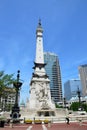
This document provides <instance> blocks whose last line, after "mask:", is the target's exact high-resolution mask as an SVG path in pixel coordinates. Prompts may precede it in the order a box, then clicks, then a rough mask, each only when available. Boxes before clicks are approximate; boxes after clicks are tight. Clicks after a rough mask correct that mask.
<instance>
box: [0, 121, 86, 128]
mask: <svg viewBox="0 0 87 130" xmlns="http://www.w3.org/2000/svg"><path fill="white" fill-rule="evenodd" d="M42 125H43V124H33V125H32V124H14V125H13V128H10V126H9V125H5V127H4V128H1V127H0V130H11V129H12V130H87V122H86V123H82V124H81V125H80V124H78V123H70V124H69V125H67V124H66V123H54V124H51V126H49V125H48V124H44V127H46V128H44V127H42ZM31 127H32V128H31Z"/></svg>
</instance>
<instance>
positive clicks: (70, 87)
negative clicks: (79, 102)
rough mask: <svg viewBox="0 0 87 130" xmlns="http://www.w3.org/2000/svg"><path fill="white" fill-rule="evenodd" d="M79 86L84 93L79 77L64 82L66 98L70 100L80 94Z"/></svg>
mask: <svg viewBox="0 0 87 130" xmlns="http://www.w3.org/2000/svg"><path fill="white" fill-rule="evenodd" d="M78 88H79V90H80V92H81V95H82V86H81V81H80V80H79V79H71V80H68V81H67V82H65V83H64V96H65V98H66V100H70V99H71V98H72V97H76V96H78V94H77V91H78Z"/></svg>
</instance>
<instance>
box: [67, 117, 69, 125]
mask: <svg viewBox="0 0 87 130" xmlns="http://www.w3.org/2000/svg"><path fill="white" fill-rule="evenodd" d="M66 121H67V122H66V123H67V124H68V125H69V117H66Z"/></svg>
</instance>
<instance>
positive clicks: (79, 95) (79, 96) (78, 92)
mask: <svg viewBox="0 0 87 130" xmlns="http://www.w3.org/2000/svg"><path fill="white" fill-rule="evenodd" d="M77 94H78V98H79V108H81V92H80V90H79V88H78V90H77Z"/></svg>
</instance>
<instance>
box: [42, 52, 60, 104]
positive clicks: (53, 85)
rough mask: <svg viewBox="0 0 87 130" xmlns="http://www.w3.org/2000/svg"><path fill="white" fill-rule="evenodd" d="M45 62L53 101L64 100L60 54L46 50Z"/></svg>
mask: <svg viewBox="0 0 87 130" xmlns="http://www.w3.org/2000/svg"><path fill="white" fill-rule="evenodd" d="M44 62H45V63H46V66H45V70H46V73H47V75H48V76H49V79H50V91H51V98H52V99H53V101H54V102H55V103H56V102H60V101H62V83H61V73H60V65H59V60H58V56H57V55H56V54H54V53H50V52H45V53H44Z"/></svg>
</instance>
